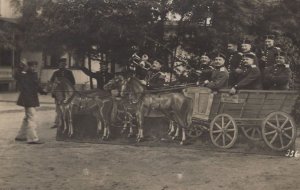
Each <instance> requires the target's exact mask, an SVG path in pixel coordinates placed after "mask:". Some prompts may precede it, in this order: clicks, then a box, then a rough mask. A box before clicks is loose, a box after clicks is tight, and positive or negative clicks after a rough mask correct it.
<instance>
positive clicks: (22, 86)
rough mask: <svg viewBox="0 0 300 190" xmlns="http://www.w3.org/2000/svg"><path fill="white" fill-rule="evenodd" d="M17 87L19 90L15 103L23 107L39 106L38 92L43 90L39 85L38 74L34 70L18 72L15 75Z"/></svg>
mask: <svg viewBox="0 0 300 190" xmlns="http://www.w3.org/2000/svg"><path fill="white" fill-rule="evenodd" d="M15 79H16V80H17V85H18V89H19V91H20V94H19V98H18V101H17V105H19V106H23V107H38V106H40V103H39V99H38V92H40V93H41V92H43V90H42V88H41V87H40V86H39V81H38V76H37V73H36V72H30V71H28V72H19V73H17V74H16V75H15Z"/></svg>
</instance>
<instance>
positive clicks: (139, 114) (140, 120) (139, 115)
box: [136, 105, 144, 142]
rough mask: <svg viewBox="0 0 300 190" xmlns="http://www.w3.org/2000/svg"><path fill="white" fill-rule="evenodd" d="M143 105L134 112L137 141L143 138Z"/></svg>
mask: <svg viewBox="0 0 300 190" xmlns="http://www.w3.org/2000/svg"><path fill="white" fill-rule="evenodd" d="M142 108H143V105H142V106H141V107H140V109H139V110H137V113H136V120H137V125H138V135H137V138H136V140H137V142H141V141H142V140H144V130H143V123H144V113H143V109H142Z"/></svg>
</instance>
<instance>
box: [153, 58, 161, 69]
mask: <svg viewBox="0 0 300 190" xmlns="http://www.w3.org/2000/svg"><path fill="white" fill-rule="evenodd" d="M152 69H153V70H157V71H159V70H160V69H161V64H160V62H158V61H156V60H155V61H153V64H152Z"/></svg>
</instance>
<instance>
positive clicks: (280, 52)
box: [275, 50, 287, 57]
mask: <svg viewBox="0 0 300 190" xmlns="http://www.w3.org/2000/svg"><path fill="white" fill-rule="evenodd" d="M279 56H281V57H286V56H287V53H286V52H284V51H281V50H279V51H277V52H276V53H275V57H279Z"/></svg>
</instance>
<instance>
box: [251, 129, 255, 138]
mask: <svg viewBox="0 0 300 190" xmlns="http://www.w3.org/2000/svg"><path fill="white" fill-rule="evenodd" d="M255 131H256V130H255V129H253V130H252V133H251V136H252V137H254V135H255Z"/></svg>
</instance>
